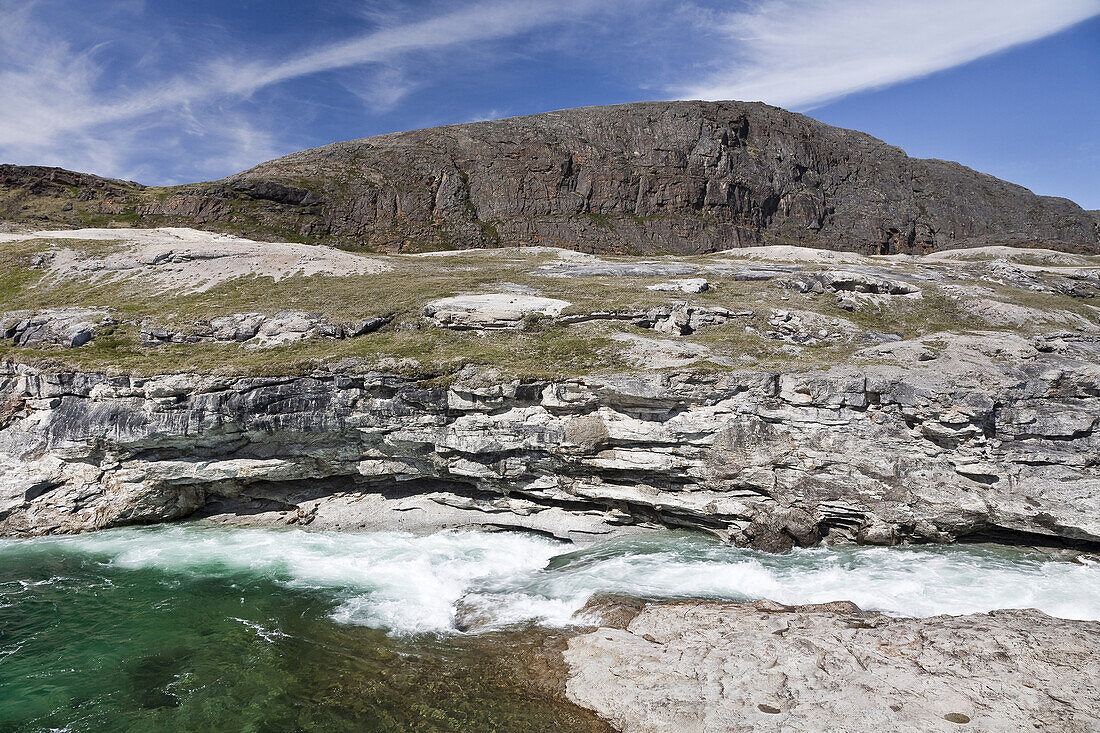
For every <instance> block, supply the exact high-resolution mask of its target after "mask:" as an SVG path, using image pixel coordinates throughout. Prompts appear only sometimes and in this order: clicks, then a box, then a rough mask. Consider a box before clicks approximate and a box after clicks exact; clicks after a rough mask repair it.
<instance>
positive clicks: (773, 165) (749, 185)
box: [0, 102, 1100, 254]
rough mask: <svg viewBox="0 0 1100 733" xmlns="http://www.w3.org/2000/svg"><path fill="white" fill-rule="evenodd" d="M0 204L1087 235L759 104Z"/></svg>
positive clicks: (82, 213)
mask: <svg viewBox="0 0 1100 733" xmlns="http://www.w3.org/2000/svg"><path fill="white" fill-rule="evenodd" d="M0 216H3V217H5V218H8V219H11V220H12V221H20V222H43V221H53V222H57V223H64V224H66V225H87V224H89V223H93V222H100V221H103V222H116V223H117V224H132V223H138V224H140V225H142V226H159V225H164V224H178V225H187V226H196V227H199V228H211V229H215V230H222V231H230V232H233V233H242V234H246V235H249V236H253V237H263V238H276V239H279V238H282V239H292V240H299V239H305V240H307V241H310V242H323V243H342V244H348V245H356V246H362V245H366V246H368V247H372V248H376V249H387V250H410V249H411V250H418V249H419V250H424V249H434V248H437V247H441V246H442V247H497V246H506V245H521V244H522V245H532V244H543V245H554V246H561V247H567V248H570V249H578V250H582V251H589V252H603V253H616V252H618V253H624V252H639V253H640V252H678V253H698V252H713V251H718V250H723V249H728V248H730V247H742V246H748V245H756V244H798V245H803V246H811V247H820V248H824V249H834V250H851V251H858V252H863V253H866V254H886V253H895V252H909V253H922V252H931V251H937V250H943V249H952V248H956V247H969V246H976V245H987V244H1017V245H1023V246H1035V245H1037V244H1042V245H1043V246H1050V247H1054V248H1058V249H1065V250H1069V251H1079V252H1097V251H1100V230H1098V227H1097V218H1096V215H1095V214H1094V213H1092V212H1087V211H1084V210H1083V209H1081V208H1080V207H1079V206H1077V205H1076V204H1074V203H1072V202H1070V201H1067V200H1065V199H1059V198H1053V197H1048V196H1036V195H1035V194H1033V193H1032V192H1031V191H1028V190H1027V189H1025V188H1022V187H1020V186H1016V185H1013V184H1011V183H1007V182H1005V181H1001V180H998V179H996V178H994V177H992V176H988V175H984V174H982V173H978V172H976V171H973V170H971V169H969V168H966V167H964V166H961V165H959V164H957V163H950V162H946V161H941V160H922V159H918V158H910V157H909V156H907V155H906V154H905V153H904V152H903V151H902V150H900V149H899V148H896V147H893V146H890V145H887V144H886V143H884V142H882V141H881V140H877V139H875V138H873V137H871V136H869V135H866V134H863V133H859V132H855V131H852V130H844V129H840V128H837V127H831V126H829V125H825V124H823V123H821V122H818V121H816V120H813V119H811V118H809V117H805V116H803V115H799V114H794V113H791V112H787V111H785V110H782V109H778V108H776V107H770V106H767V105H764V104H760V103H756V102H644V103H634V104H624V105H615V106H608V107H586V108H581V109H571V110H562V111H558V112H548V113H544V114H537V115H531V116H528V117H516V118H511V119H506V120H495V121H486V122H475V123H468V124H462V125H452V126H448V127H437V128H432V129H427V130H416V131H411V132H402V133H395V134H390V135H380V136H377V137H372V138H366V139H362V140H352V141H348V142H341V143H335V144H332V145H326V146H324V147H321V148H316V149H314V150H304V151H301V152H297V153H293V154H291V155H288V156H285V157H282V158H279V159H277V160H273V161H269V162H266V163H263V164H261V165H258V166H256V167H255V168H252V169H250V170H247V171H244V172H242V173H239V174H237V175H233V176H230V177H228V178H225V179H222V180H220V181H214V182H210V183H195V184H188V185H184V186H175V187H171V188H166V189H158V190H156V191H153V190H150V189H145V188H144V187H141V186H138V185H137V184H132V183H126V182H123V181H111V180H108V179H101V178H97V177H95V176H87V175H82V174H77V173H70V172H68V171H63V170H60V169H56V168H35V167H21V166H0Z"/></svg>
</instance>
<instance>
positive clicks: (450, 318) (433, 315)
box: [424, 293, 571, 331]
mask: <svg viewBox="0 0 1100 733" xmlns="http://www.w3.org/2000/svg"><path fill="white" fill-rule="evenodd" d="M570 305H571V303H569V302H568V301H565V300H559V299H557V298H540V297H538V296H535V295H524V294H522V293H489V294H486V295H457V296H455V297H453V298H442V299H440V300H436V301H433V302H431V303H429V304H428V305H426V306H424V316H425V317H427V318H428V319H429V320H430V321H431V322H432V323H433V324H435V325H436V326H440V327H442V328H450V329H454V330H456V331H467V330H500V329H518V328H523V327H524V326H525V325H527V324H529V323H530V322H531V321H530V319H531V318H539V317H551V316H557V315H559V314H560V313H561V312H562V311H563V310H565V309H566V308H568V307H569V306H570Z"/></svg>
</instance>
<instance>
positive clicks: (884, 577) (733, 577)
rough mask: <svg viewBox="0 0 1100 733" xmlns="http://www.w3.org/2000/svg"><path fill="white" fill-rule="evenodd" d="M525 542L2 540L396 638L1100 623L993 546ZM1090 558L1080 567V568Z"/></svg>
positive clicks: (1090, 599)
mask: <svg viewBox="0 0 1100 733" xmlns="http://www.w3.org/2000/svg"><path fill="white" fill-rule="evenodd" d="M570 549H571V547H570V546H569V545H564V544H562V543H558V542H554V541H551V540H548V539H545V538H541V537H535V536H530V535H523V534H517V533H489V532H474V531H448V532H440V533H437V534H433V535H427V536H414V535H409V534H404V533H396V532H379V533H369V534H339V533H328V532H307V531H303V530H297V529H294V530H257V529H227V528H214V527H203V526H196V525H176V526H171V527H157V528H144V529H136V528H135V529H119V530H109V531H104V532H97V533H93V534H88V535H80V536H77V537H65V538H42V539H35V540H7V541H0V562H2V561H3V558H4V556H5V555H6V554H8V553H27V552H30V553H35V552H65V553H83V554H87V555H89V556H92V557H93V558H95V559H96V560H97V561H99V562H105V563H108V564H110V565H111V566H113V567H115V568H123V569H133V570H139V569H156V570H159V571H162V572H163V573H165V574H166V576H167V577H166V580H169V581H171V579H173V578H175V579H176V581H177V582H178V581H179V580H180V579H186V578H187V577H193V578H204V577H226V578H230V577H233V576H236V575H240V574H243V575H247V576H254V577H255V576H258V577H261V578H264V579H266V580H269V581H272V582H275V583H277V584H281V585H284V586H287V587H292V588H304V589H314V590H317V591H320V592H322V593H324V594H325V595H326V596H327V597H329V598H330V599H331V600H332V603H333V607H332V608H333V610H332V612H331V616H332V618H333V619H334V620H336V621H338V622H340V623H346V624H359V625H365V626H370V627H375V628H382V629H386V630H389V631H390V632H392V633H397V634H418V633H444V632H450V631H453V630H454V629H455V613H456V611H455V609H456V604H458V602H459V601H460V600H461V605H462V606H463V607H464V608H465V609H466V610H467V611H470V610H472V611H474V612H476V613H477V615H478V616H479V618H484V619H488V622H487V623H486V624H484V625H482V628H484V627H486V626H487V627H490V628H491V627H497V626H509V625H513V624H520V623H526V622H535V623H540V624H544V625H548V626H565V625H568V624H571V623H577V621H578V619H577V617H576V614H577V612H578V611H579V610H580V609H581V608H582V607H583V606H584V604H585V603H586V602H587V601H588V600H589V599H591V598H592V596H593V595H595V594H598V593H614V594H618V595H626V596H636V597H641V598H649V599H691V598H698V599H711V600H731V601H741V600H754V599H760V598H768V599H771V600H775V601H779V602H781V603H789V604H798V603H821V602H826V601H835V600H849V601H853V602H855V603H856V604H857V605H859V606H860V607H862V608H864V609H867V610H876V611H882V612H884V613H889V614H893V615H904V616H932V615H937V614H965V613H975V612H983V611H989V610H993V609H997V608H1038V609H1040V610H1042V611H1045V612H1046V613H1049V614H1051V615H1054V616H1060V617H1063V618H1071V619H1100V564H1097V563H1095V562H1092V561H1091V560H1090V559H1089V558H1087V557H1084V558H1080V559H1078V558H1076V557H1075V556H1074V555H1073V554H1072V553H1055V554H1053V555H1047V554H1040V553H1037V552H1028V551H1024V550H1019V549H1012V548H1003V547H993V546H952V547H893V548H886V547H846V548H825V547H820V548H812V549H803V550H795V551H794V552H791V553H789V554H786V555H767V554H763V553H758V552H753V551H750V550H743V549H738V548H732V547H727V546H725V545H722V544H719V543H717V542H715V541H713V540H710V539H707V538H705V537H701V536H699V535H693V534H682V533H671V532H670V533H663V534H655V535H649V536H646V537H644V538H637V537H635V538H628V539H621V540H615V541H611V542H607V543H603V544H599V545H595V546H593V547H590V548H586V549H582V550H577V551H572V552H570V551H569V550H570ZM1074 560H1076V561H1074Z"/></svg>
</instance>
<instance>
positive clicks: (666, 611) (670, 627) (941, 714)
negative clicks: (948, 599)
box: [565, 601, 1100, 733]
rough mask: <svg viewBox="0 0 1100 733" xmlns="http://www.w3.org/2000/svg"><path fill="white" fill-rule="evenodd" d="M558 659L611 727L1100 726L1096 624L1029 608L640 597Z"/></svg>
mask: <svg viewBox="0 0 1100 733" xmlns="http://www.w3.org/2000/svg"><path fill="white" fill-rule="evenodd" d="M627 613H628V615H629V613H636V611H628V612H627ZM565 660H566V662H567V664H568V665H569V668H570V671H569V677H568V683H567V688H566V689H567V694H568V696H569V698H570V699H572V700H573V701H574V702H576V703H578V704H580V705H582V706H584V707H587V708H590V709H592V710H595V711H596V712H597V713H598V714H599V715H600V716H601V717H603V718H604V719H606V720H608V721H609V722H610V723H611V724H612V725H614V726H615V728H616V729H617V730H620V731H623V733H657V732H659V731H672V730H675V731H683V732H684V733H719V732H721V733H727V732H731V733H732V732H736V733H750V732H751V731H775V730H798V731H818V730H828V731H871V730H881V731H962V730H976V731H986V732H987V733H1016V731H1022V730H1058V731H1066V732H1067V733H1070V732H1074V733H1086V732H1087V731H1095V730H1097V729H1100V688H1098V687H1097V686H1096V685H1095V684H1094V682H1095V680H1096V679H1097V677H1098V675H1100V666H1098V660H1100V624H1098V623H1096V622H1094V621H1066V620H1064V619H1056V618H1051V617H1050V616H1047V615H1046V614H1043V613H1041V612H1039V611H1035V610H1009V611H993V612H992V613H988V614H973V615H969V616H936V617H933V618H923V619H914V618H890V617H887V616H883V615H881V614H875V613H863V612H861V611H860V610H859V609H858V608H857V607H856V606H854V605H853V604H851V603H847V602H838V603H828V604H823V605H818V606H795V607H787V606H781V605H779V604H777V603H773V602H770V601H760V602H757V603H746V604H729V603H704V602H687V603H672V604H651V605H649V606H647V607H646V608H644V609H643V610H641V612H640V613H638V614H637V615H636V616H635V617H634V618H633V619H632V620H630V621H629V622H628V623H627V624H625V628H600V629H598V630H596V631H593V632H591V633H587V634H583V635H581V636H578V637H575V638H573V639H570V641H569V646H568V649H567V650H566V651H565Z"/></svg>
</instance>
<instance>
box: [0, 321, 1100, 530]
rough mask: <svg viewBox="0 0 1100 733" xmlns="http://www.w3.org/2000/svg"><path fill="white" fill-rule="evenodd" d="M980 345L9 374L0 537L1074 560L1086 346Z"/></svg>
mask: <svg viewBox="0 0 1100 733" xmlns="http://www.w3.org/2000/svg"><path fill="white" fill-rule="evenodd" d="M959 338H960V339H961V338H964V337H959ZM1067 338H1068V337H1067ZM1017 342H1019V343H1017ZM997 343H998V348H999V349H1001V352H1000V353H1001V354H1002V359H1001V360H999V362H998V361H994V360H989V359H986V360H985V363H984V364H979V362H978V361H971V360H966V359H961V360H958V361H953V357H951V354H952V353H955V354H956V355H961V354H962V350H964V349H965V342H964V341H959V342H957V343H955V342H952V343H949V344H948V345H947V347H946V352H945V355H942V356H941V357H940V359H939V360H938V361H937V362H936V363H934V364H931V365H929V366H928V368H926V369H918V370H916V371H911V370H910V371H900V370H897V369H893V368H889V367H885V366H884V367H872V368H867V369H864V370H863V371H855V370H853V369H834V370H832V371H830V372H828V373H818V374H798V373H788V374H777V373H730V374H725V375H720V376H715V375H711V376H698V375H696V376H692V375H686V374H681V375H667V376H664V377H650V378H626V377H624V378H603V379H572V380H566V381H552V382H536V381H516V380H512V381H503V380H500V379H495V378H494V377H493V375H492V374H491V373H489V374H485V373H479V372H476V371H473V370H469V371H467V372H465V373H463V374H462V375H460V378H459V379H458V380H457V381H456V383H455V384H453V385H452V386H450V387H449V388H446V389H444V388H423V387H421V386H418V385H417V384H415V383H412V382H409V381H406V380H404V379H402V378H399V377H395V376H387V375H384V374H379V373H373V374H368V375H361V376H339V375H316V376H312V377H300V378H282V379H275V378H228V377H227V378H219V377H203V376H189V375H175V376H165V377H158V378H153V379H137V378H130V377H106V376H103V375H99V374H73V373H65V374H50V373H40V372H35V371H33V370H29V369H27V368H22V367H21V368H18V369H10V370H9V371H8V372H7V373H6V374H5V375H4V376H3V381H2V385H0V391H2V397H3V401H4V413H3V429H2V430H0V461H2V464H3V476H4V478H3V481H2V482H0V531H2V532H3V533H4V534H8V535H22V534H36V533H49V532H71V531H82V530H89V529H95V528H102V527H109V526H115V525H122V524H131V523H145V522H157V521H165V520H172V519H177V518H181V517H185V516H188V515H191V514H192V513H194V512H196V511H206V512H214V513H222V514H224V513H228V514H231V515H232V514H235V515H254V516H256V517H257V518H259V519H262V520H263V521H266V522H297V521H311V520H315V521H317V522H318V526H325V525H328V526H334V527H387V528H394V527H404V526H407V524H403V522H406V521H407V519H408V516H411V515H414V514H417V513H420V515H421V516H427V515H430V514H431V512H432V511H437V513H439V514H438V516H439V517H442V518H443V519H442V520H441V523H442V524H443V525H444V526H446V525H447V524H459V523H461V524H465V525H475V526H476V525H479V524H480V525H492V526H507V527H528V528H533V529H538V530H542V531H546V532H550V533H553V534H557V535H563V536H569V535H570V534H571V533H575V532H578V531H583V532H596V531H610V530H611V529H612V528H613V527H616V526H622V525H667V526H688V527H698V528H703V529H707V530H710V531H713V532H715V533H717V534H719V535H720V536H723V537H726V538H728V539H730V540H731V541H733V542H736V543H738V544H743V545H749V546H754V547H758V548H762V549H768V550H776V549H783V548H785V547H789V546H791V545H810V544H815V543H817V542H819V541H820V540H821V539H823V538H826V539H830V540H858V541H861V542H867V543H875V544H890V543H895V542H899V541H903V540H913V541H934V542H938V541H951V540H955V539H964V540H965V539H988V538H1002V539H1008V540H1016V541H1026V542H1038V543H1046V544H1073V543H1080V544H1084V545H1089V546H1097V545H1098V544H1100V465H1098V462H1097V456H1098V455H1100V433H1098V432H1097V427H1098V423H1100V367H1097V363H1098V360H1097V359H1096V348H1097V345H1096V344H1095V343H1093V342H1089V341H1084V342H1081V343H1075V342H1072V339H1071V340H1070V341H1062V340H1058V341H1050V342H1044V343H1042V344H1039V346H1040V348H1039V349H1038V350H1036V349H1035V348H1032V346H1030V345H1028V344H1027V343H1026V342H1023V341H1022V340H1020V339H1015V340H1013V337H1008V338H1005V337H1004V336H1003V335H999V336H998V337H997ZM1013 350H1015V351H1014V352H1013ZM333 507H335V508H333ZM433 507H434V509H433ZM448 512H449V513H450V514H448ZM578 517H581V518H584V522H585V524H584V526H581V525H580V524H578V523H577V521H575V520H577V518H578Z"/></svg>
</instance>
